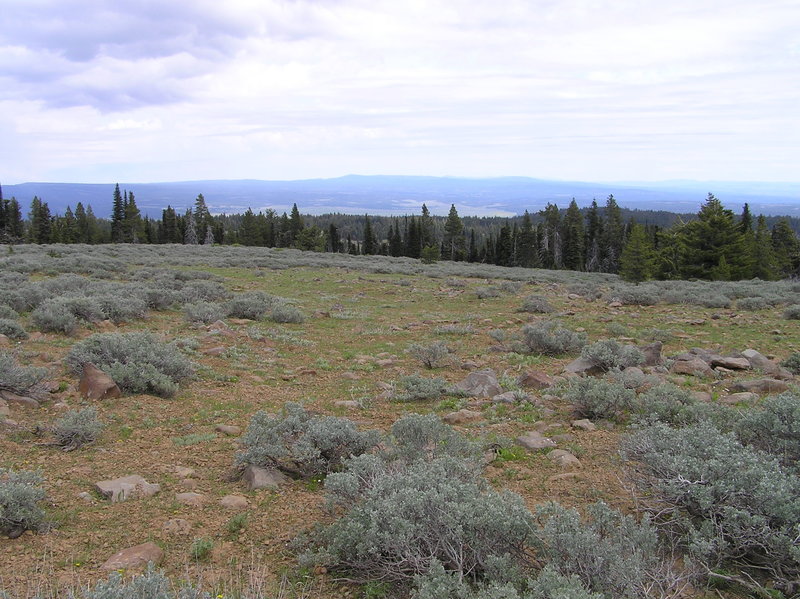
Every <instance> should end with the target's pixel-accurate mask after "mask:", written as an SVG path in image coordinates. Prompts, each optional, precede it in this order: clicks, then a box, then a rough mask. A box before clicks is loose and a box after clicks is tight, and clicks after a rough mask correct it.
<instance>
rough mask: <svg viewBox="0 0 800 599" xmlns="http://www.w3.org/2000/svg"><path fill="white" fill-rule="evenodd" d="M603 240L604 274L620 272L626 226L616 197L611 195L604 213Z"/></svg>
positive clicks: (602, 263)
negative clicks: (620, 258)
mask: <svg viewBox="0 0 800 599" xmlns="http://www.w3.org/2000/svg"><path fill="white" fill-rule="evenodd" d="M603 217H604V222H603V224H602V239H601V243H600V254H601V258H600V263H601V270H602V271H604V272H617V271H618V270H619V257H620V255H621V254H622V248H623V247H625V224H624V223H623V222H622V210H620V207H619V204H617V200H616V199H615V198H614V195H613V194H612V195H609V196H608V199H607V200H606V207H605V211H604V213H603Z"/></svg>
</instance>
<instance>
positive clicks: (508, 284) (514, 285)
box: [498, 281, 525, 295]
mask: <svg viewBox="0 0 800 599" xmlns="http://www.w3.org/2000/svg"><path fill="white" fill-rule="evenodd" d="M524 286H525V283H523V282H522V281H500V284H499V285H498V287H499V288H500V291H502V292H503V293H508V294H509V295H515V294H517V293H519V291H520V289H522V288H523V287H524Z"/></svg>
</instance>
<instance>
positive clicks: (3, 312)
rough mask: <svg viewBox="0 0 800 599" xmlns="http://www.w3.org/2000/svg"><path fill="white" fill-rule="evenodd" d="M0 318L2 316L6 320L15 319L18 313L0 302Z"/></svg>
mask: <svg viewBox="0 0 800 599" xmlns="http://www.w3.org/2000/svg"><path fill="white" fill-rule="evenodd" d="M0 318H4V319H6V320H16V319H17V318H19V313H18V312H17V311H16V310H14V309H13V308H12V307H11V306H7V305H5V304H0Z"/></svg>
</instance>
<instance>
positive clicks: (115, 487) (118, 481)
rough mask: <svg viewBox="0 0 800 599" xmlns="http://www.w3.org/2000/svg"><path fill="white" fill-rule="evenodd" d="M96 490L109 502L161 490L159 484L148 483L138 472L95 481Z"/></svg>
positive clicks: (152, 493) (151, 493)
mask: <svg viewBox="0 0 800 599" xmlns="http://www.w3.org/2000/svg"><path fill="white" fill-rule="evenodd" d="M95 487H96V488H97V491H98V492H99V493H100V494H101V495H102V496H103V497H105V498H107V499H110V500H111V503H117V502H118V501H126V500H128V499H132V498H135V497H151V496H153V495H155V494H156V493H158V492H159V491H160V490H161V485H158V484H151V483H148V482H147V481H146V480H145V479H144V478H142V477H141V476H139V475H138V474H132V475H130V476H123V477H121V478H115V479H113V480H101V481H100V482H97V483H95Z"/></svg>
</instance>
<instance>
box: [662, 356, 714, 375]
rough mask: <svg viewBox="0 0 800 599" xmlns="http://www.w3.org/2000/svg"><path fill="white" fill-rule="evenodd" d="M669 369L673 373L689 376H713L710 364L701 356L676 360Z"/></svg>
mask: <svg viewBox="0 0 800 599" xmlns="http://www.w3.org/2000/svg"><path fill="white" fill-rule="evenodd" d="M669 371H670V372H671V373H673V374H688V375H690V376H705V377H713V376H714V371H713V370H712V369H711V366H709V365H708V364H707V363H706V362H705V361H704V360H702V359H701V358H693V359H691V360H678V361H676V362H675V363H674V364H673V365H672V368H670V370H669Z"/></svg>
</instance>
